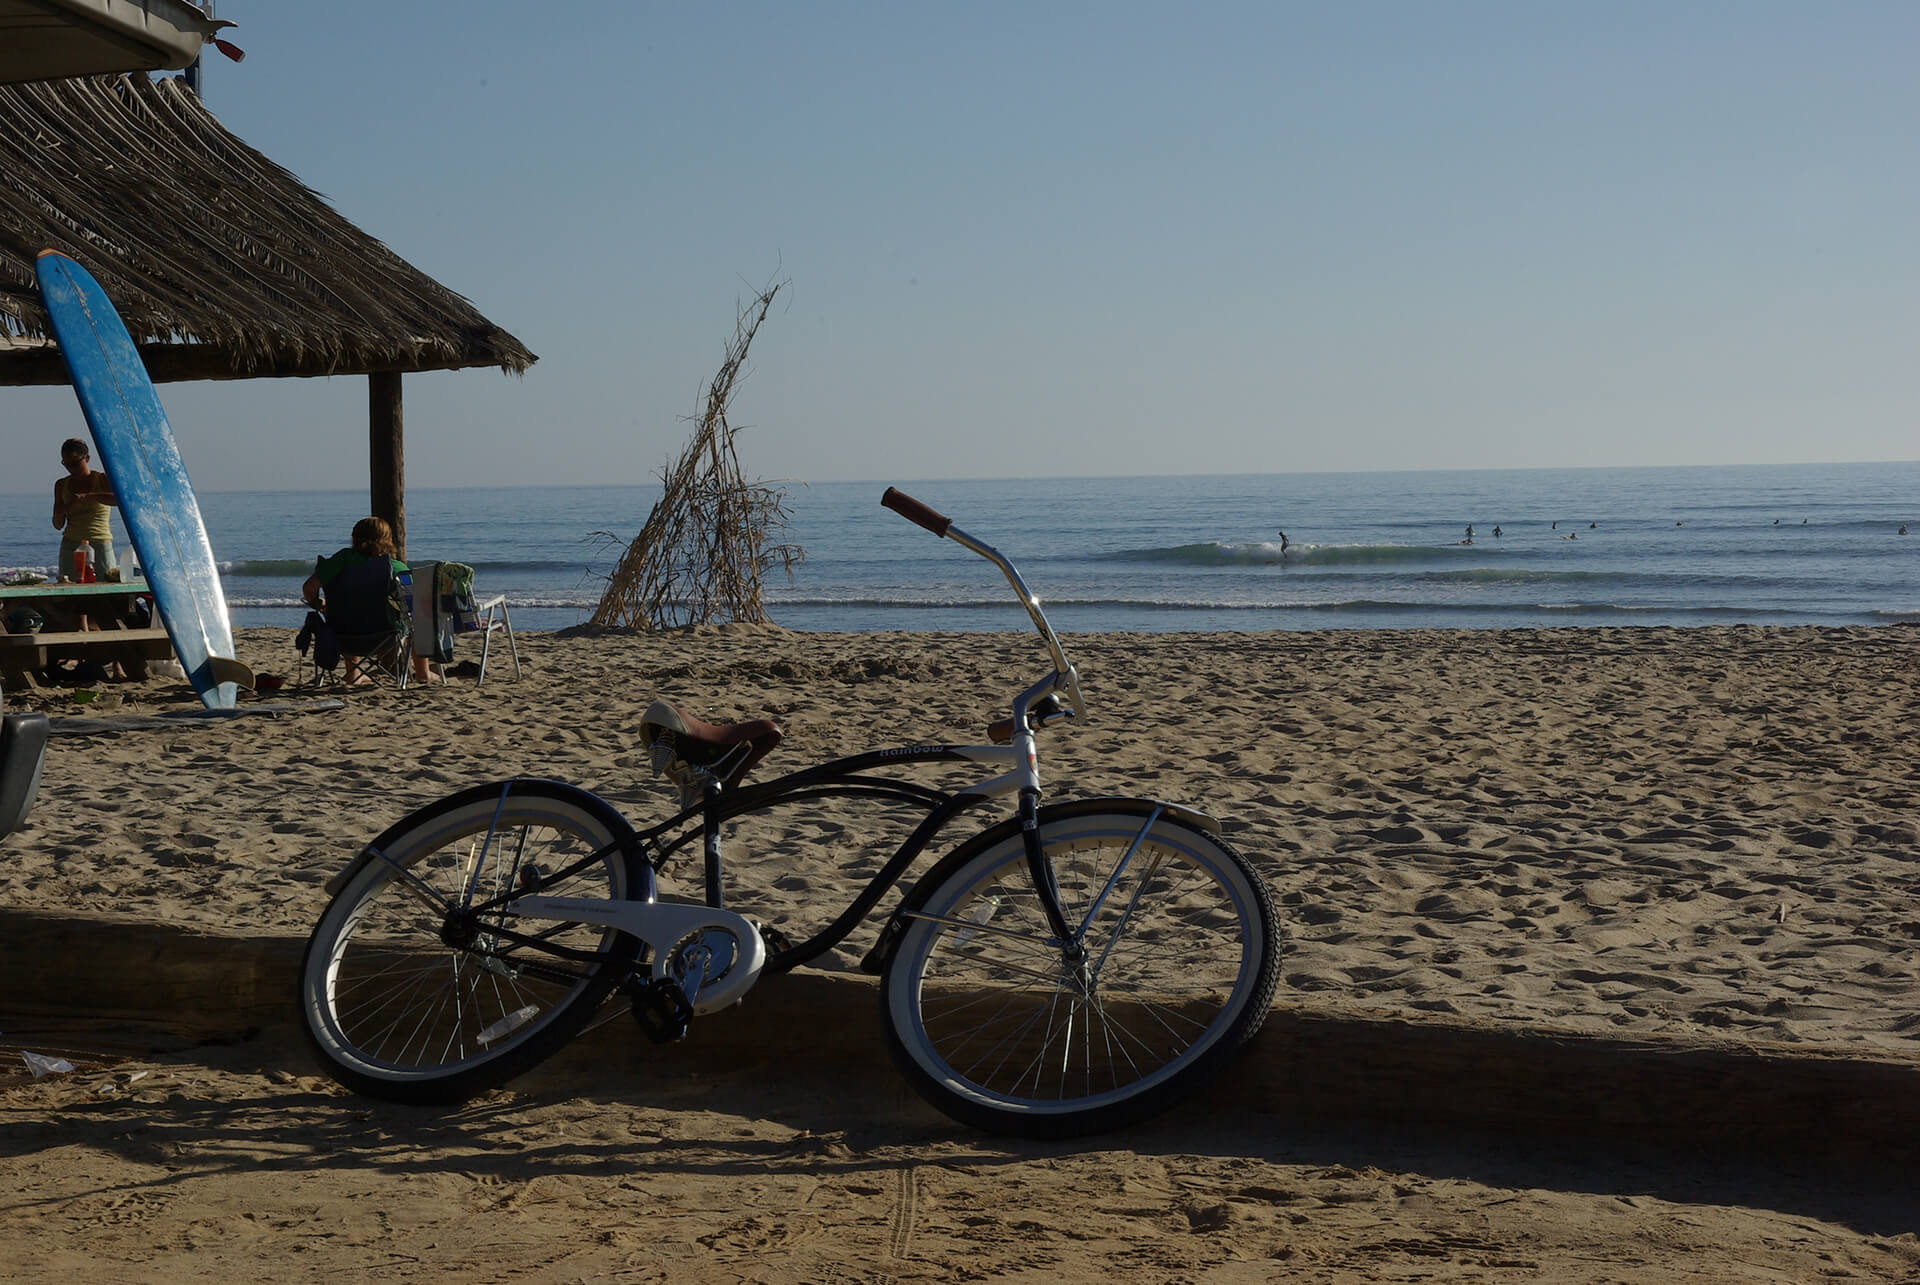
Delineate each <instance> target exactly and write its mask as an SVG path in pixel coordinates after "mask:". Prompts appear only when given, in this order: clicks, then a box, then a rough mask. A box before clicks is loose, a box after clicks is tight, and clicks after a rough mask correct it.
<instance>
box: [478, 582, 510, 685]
mask: <svg viewBox="0 0 1920 1285" xmlns="http://www.w3.org/2000/svg"><path fill="white" fill-rule="evenodd" d="M474 609H475V610H476V611H477V612H478V613H479V621H480V623H479V631H480V677H479V678H478V679H477V680H475V682H474V684H473V685H474V686H475V687H476V688H478V687H479V686H480V685H481V684H482V683H485V682H486V681H487V648H488V647H490V646H491V645H492V643H493V635H494V634H495V633H496V632H498V633H504V634H505V635H506V636H507V651H508V652H509V653H510V654H511V655H512V656H513V676H514V677H515V678H516V679H517V678H519V677H520V648H519V646H518V644H516V643H515V642H514V641H513V616H512V614H511V613H509V612H508V611H507V595H505V594H504V593H497V594H495V595H494V596H493V597H491V598H489V599H487V600H486V601H485V602H480V603H475V604H474Z"/></svg>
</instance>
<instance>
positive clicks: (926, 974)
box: [881, 799, 1281, 1137]
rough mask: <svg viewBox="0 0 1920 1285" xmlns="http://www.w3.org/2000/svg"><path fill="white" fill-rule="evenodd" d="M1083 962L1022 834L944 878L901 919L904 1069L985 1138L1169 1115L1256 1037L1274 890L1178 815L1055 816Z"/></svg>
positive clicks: (1051, 846)
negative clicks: (1051, 920) (1047, 899)
mask: <svg viewBox="0 0 1920 1285" xmlns="http://www.w3.org/2000/svg"><path fill="white" fill-rule="evenodd" d="M1040 841H1041V846H1042V848H1043V850H1044V851H1045V853H1046V857H1047V861H1048V862H1049V863H1050V864H1051V866H1052V868H1053V871H1054V878H1055V881H1056V883H1057V884H1058V887H1059V893H1060V901H1061V906H1062V908H1063V909H1064V911H1065V912H1066V920H1067V923H1068V926H1069V927H1071V928H1073V929H1074V930H1075V931H1076V934H1077V935H1078V937H1079V945H1080V949H1079V950H1078V951H1075V950H1071V949H1067V948H1065V945H1064V943H1062V942H1061V941H1059V940H1058V939H1057V938H1055V937H1054V935H1053V934H1052V933H1051V931H1050V930H1049V928H1048V926H1047V922H1046V917H1045V915H1044V913H1043V911H1042V909H1041V906H1040V900H1039V896H1038V894H1037V893H1036V892H1035V890H1034V886H1033V880H1032V878H1031V876H1030V874H1029V871H1028V864H1027V856H1026V850H1025V847H1024V845H1023V843H1022V840H1021V836H1020V831H1019V829H1018V826H1017V824H1015V823H1008V824H1006V825H1002V826H999V827H996V828H995V829H993V830H989V831H987V832H986V833H985V834H983V835H980V836H979V837H977V838H976V839H974V840H972V841H970V842H969V843H967V844H965V845H963V846H962V847H961V848H960V849H958V850H957V851H956V852H954V853H953V854H952V855H951V856H949V857H947V858H946V859H944V860H943V861H942V862H941V863H940V864H939V865H938V866H936V867H935V868H934V869H933V870H932V871H931V872H930V873H929V874H928V875H927V877H926V878H925V879H924V880H922V881H921V883H920V884H919V885H918V886H916V888H915V889H914V891H913V893H912V894H911V895H910V896H909V897H908V899H907V901H906V902H905V903H904V904H903V905H902V907H901V911H900V916H901V919H902V922H903V923H904V930H903V931H902V932H901V935H900V938H899V940H898V942H897V943H896V945H895V949H894V950H893V952H892V955H891V957H890V959H889V962H888V966H887V972H886V975H885V978H884V980H883V981H882V983H881V994H882V1003H883V1008H884V1017H885V1021H886V1025H887V1034H888V1039H889V1042H890V1044H891V1046H892V1049H893V1052H894V1056H895V1059H896V1060H897V1061H898V1062H899V1064H900V1066H901V1068H902V1070H903V1071H904V1072H905V1073H906V1075H907V1077H908V1079H909V1080H911V1081H912V1082H913V1083H914V1086H915V1087H916V1088H917V1089H918V1090H919V1091H920V1092H921V1094H922V1095H923V1096H925V1097H926V1098H927V1099H928V1100H929V1101H931V1102H932V1103H933V1104H934V1105H935V1106H937V1107H939V1108H940V1109H941V1110H943V1111H945V1112H946V1113H947V1114H949V1115H951V1116H953V1117H954V1118H955V1119H957V1120H960V1121H962V1122H963V1123H966V1124H970V1125H973V1126H975V1127H977V1128H980V1129H984V1130H987V1131H989V1132H993V1133H1013V1134H1021V1135H1025V1136H1028V1137H1066V1136H1071V1135H1074V1134H1082V1133H1095V1132H1099V1131H1101V1130H1104V1129H1111V1128H1117V1127H1119V1126H1121V1125H1123V1124H1128V1123H1131V1122H1133V1121H1135V1120H1139V1119H1142V1118H1144V1117H1146V1116H1148V1115H1151V1114H1153V1113H1155V1112H1157V1111H1161V1110H1164V1109H1165V1108H1167V1107H1169V1106H1171V1105H1172V1104H1173V1103H1174V1102H1176V1101H1177V1100H1179V1099H1180V1098H1181V1097H1182V1096H1184V1095H1186V1094H1187V1093H1190V1092H1191V1091H1192V1090H1193V1089H1195V1088H1197V1087H1198V1086H1199V1085H1200V1084H1201V1083H1202V1082H1203V1081H1204V1080H1205V1079H1206V1078H1207V1077H1208V1076H1210V1075H1212V1074H1213V1073H1214V1072H1216V1071H1218V1070H1219V1069H1220V1068H1221V1067H1222V1066H1224V1065H1225V1062H1226V1060H1227V1059H1228V1058H1230V1057H1232V1056H1233V1055H1234V1054H1235V1053H1236V1052H1237V1051H1238V1050H1239V1049H1240V1047H1241V1046H1242V1045H1244V1044H1245V1043H1246V1042H1247V1041H1248V1040H1249V1039H1251V1038H1252V1037H1253V1036H1254V1034H1255V1033H1256V1032H1257V1031H1258V1030H1259V1029H1260V1026H1261V1023H1263V1022H1264V1021H1265V1020H1266V1015H1267V1009H1268V1007H1269V1005H1271V1003H1272V1002H1273V991H1274V986H1275V983H1276V979H1277V976H1278V972H1279V960H1280V954H1281V943H1280V929H1279V926H1278V923H1277V920H1276V918H1275V915H1274V911H1273V898H1272V894H1271V893H1270V892H1269V891H1268V889H1267V886H1266V883H1265V881H1264V880H1263V879H1261V877H1260V876H1259V874H1258V873H1257V872H1256V871H1254V869H1253V868H1252V867H1251V866H1249V865H1248V864H1247V862H1246V860H1245V858H1243V857H1242V856H1240V854H1239V853H1237V852H1235V851H1234V850H1233V849H1232V848H1230V847H1228V846H1227V845H1226V844H1225V843H1224V842H1222V841H1221V840H1220V839H1219V838H1218V837H1216V836H1215V835H1213V834H1210V833H1208V832H1207V831H1206V830H1205V829H1203V828H1202V827H1201V826H1200V825H1198V824H1196V823H1194V822H1193V821H1190V820H1188V819H1187V818H1186V816H1184V815H1182V814H1181V813H1180V812H1179V810H1177V809H1164V808H1163V807H1162V806H1161V805H1158V804H1154V803H1152V802H1148V801H1142V800H1134V799H1089V800H1083V801H1077V802H1072V803H1063V804H1058V805H1054V806H1052V807H1048V808H1043V809H1041V812H1040Z"/></svg>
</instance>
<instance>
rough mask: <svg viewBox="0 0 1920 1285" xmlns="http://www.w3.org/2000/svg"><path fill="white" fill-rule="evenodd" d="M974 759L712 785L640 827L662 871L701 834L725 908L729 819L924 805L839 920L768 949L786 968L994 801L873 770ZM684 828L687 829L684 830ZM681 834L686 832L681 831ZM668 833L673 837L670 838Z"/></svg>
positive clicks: (900, 755)
mask: <svg viewBox="0 0 1920 1285" xmlns="http://www.w3.org/2000/svg"><path fill="white" fill-rule="evenodd" d="M971 762H974V760H973V759H971V758H969V757H968V756H967V755H966V754H965V753H964V752H963V751H962V749H961V748H960V747H957V746H952V745H909V746H903V747H901V748H898V749H887V750H870V751H868V752H867V753H864V754H855V755H852V756H850V757H847V758H842V759H835V760H833V761H832V762H829V763H822V764H819V765H818V766H816V767H809V768H802V769H801V770H800V771H798V772H792V773H789V774H788V775H786V776H782V777H777V778H775V779H774V780H771V781H765V782H762V783H759V784H756V785H744V786H740V787H737V788H735V789H732V790H724V789H721V788H719V787H718V786H713V787H710V788H709V790H708V792H707V795H706V797H705V798H704V799H702V800H701V801H700V802H699V803H696V804H694V805H693V806H692V807H689V808H687V809H686V810H684V811H682V812H680V813H679V814H677V815H675V816H673V817H670V818H668V819H667V820H665V821H663V822H661V823H660V824H659V825H656V826H653V827H651V828H650V829H647V830H643V831H641V832H640V834H639V835H638V836H637V837H638V841H639V843H640V844H641V845H642V846H643V849H644V852H645V859H646V860H647V862H648V863H649V864H650V865H652V867H653V868H654V869H655V870H656V871H658V870H660V869H662V868H664V867H665V865H666V863H667V861H668V860H669V859H670V858H672V857H673V856H674V855H675V854H676V853H678V852H680V851H681V850H682V849H684V848H686V847H687V846H688V845H689V844H691V843H692V842H693V840H694V839H695V838H696V837H698V838H699V839H700V841H701V850H702V855H703V863H702V864H703V867H704V870H703V874H704V878H705V884H706V901H707V904H708V905H710V906H714V907H719V906H721V904H722V902H723V900H724V896H725V893H724V889H723V887H722V883H723V871H722V869H721V862H720V837H721V831H722V828H723V827H724V826H725V825H726V824H727V823H728V822H729V821H733V820H736V819H738V818H740V817H743V816H748V815H751V814H753V813H756V812H764V811H771V810H772V809H774V808H777V807H784V806H787V805H790V804H795V803H805V802H807V801H809V800H812V799H846V798H858V799H879V800H882V801H886V802H893V803H903V804H908V805H911V806H914V807H918V808H920V809H922V810H923V811H924V812H925V813H926V815H925V816H924V817H923V818H922V819H921V821H920V824H919V825H917V826H915V827H914V829H913V833H911V834H910V835H908V836H907V838H906V839H905V841H904V842H902V843H901V844H900V846H899V847H898V848H897V849H895V851H894V854H893V855H892V856H891V857H889V858H888V859H887V862H886V864H885V865H883V866H882V867H881V868H880V870H879V872H878V873H877V874H875V875H874V876H873V878H872V879H871V880H870V881H868V883H867V886H866V887H865V888H863V889H861V891H860V893H859V895H858V896H856V897H855V898H854V899H853V900H852V901H851V902H850V903H848V905H847V908H846V909H845V910H843V911H841V913H840V915H839V917H838V918H836V919H835V920H834V921H833V922H832V923H831V924H828V925H827V926H826V927H825V928H823V929H821V930H820V931H819V932H818V933H815V934H814V935H813V936H812V937H810V938H808V939H807V940H806V941H803V942H801V943H799V944H798V945H795V946H792V947H790V948H788V949H786V950H780V951H773V952H771V953H769V954H768V956H767V962H766V964H765V965H764V971H766V972H770V973H784V972H787V971H789V970H790V969H793V968H797V967H799V966H800V965H801V964H805V963H807V962H809V961H811V960H814V959H817V958H819V957H820V956H821V955H824V954H826V953H827V952H828V951H829V950H832V949H833V948H834V947H835V946H837V945H839V944H840V943H841V942H842V941H844V940H846V937H847V935H848V934H849V933H851V932H852V931H853V930H854V929H855V928H857V927H859V925H860V923H861V921H862V920H864V919H865V918H866V917H867V915H868V913H870V912H871V911H872V910H873V908H874V907H875V906H876V905H878V904H879V902H880V899H881V898H882V897H884V896H886V894H887V891H888V890H889V889H890V888H892V887H893V886H894V885H895V884H896V883H898V882H899V881H900V878H901V876H903V875H904V874H905V873H906V872H907V870H908V869H909V868H910V867H911V866H912V865H913V863H914V862H915V861H916V860H918V859H919V857H920V855H921V853H923V852H925V851H926V850H927V847H928V846H929V845H930V844H931V843H932V842H933V841H934V839H936V838H937V837H939V834H940V832H941V831H942V830H944V829H945V828H946V826H947V823H948V822H950V821H952V820H953V818H955V817H956V816H958V815H960V814H961V813H962V812H965V811H967V810H968V809H970V808H974V807H977V806H979V805H980V804H982V803H987V802H991V801H992V798H993V796H992V795H987V794H970V793H967V792H965V791H959V792H948V791H945V790H937V789H934V788H932V787H930V786H926V785H922V784H920V783H919V782H917V781H902V780H897V779H894V778H891V777H878V776H871V775H868V774H869V773H871V772H873V771H874V770H875V769H878V768H889V767H898V766H902V765H905V764H910V763H971ZM695 819H698V821H699V823H700V824H699V825H698V827H692V826H690V825H689V823H690V822H692V821H694V820H695ZM682 827H686V828H685V829H684V830H683V831H682ZM676 831H681V832H680V833H677V834H676V833H675V832H676ZM669 835H672V836H673V837H672V838H668V837H667V836H669ZM1044 895H1045V894H1043V897H1044Z"/></svg>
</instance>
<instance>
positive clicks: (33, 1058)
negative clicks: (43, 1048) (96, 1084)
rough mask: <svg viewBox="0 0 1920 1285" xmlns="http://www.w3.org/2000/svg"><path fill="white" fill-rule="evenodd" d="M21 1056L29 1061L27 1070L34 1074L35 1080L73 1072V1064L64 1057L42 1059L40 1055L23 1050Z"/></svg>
mask: <svg viewBox="0 0 1920 1285" xmlns="http://www.w3.org/2000/svg"><path fill="white" fill-rule="evenodd" d="M20 1056H21V1057H23V1058H25V1059H26V1060H27V1069H28V1070H29V1071H32V1072H33V1078H34V1079H36V1080H37V1079H39V1078H40V1077H41V1076H43V1075H64V1074H66V1073H67V1072H68V1071H71V1070H73V1063H71V1062H69V1061H67V1059H65V1058H63V1057H41V1056H40V1055H39V1054H38V1053H29V1052H27V1051H26V1050H24V1049H22V1050H21V1052H20Z"/></svg>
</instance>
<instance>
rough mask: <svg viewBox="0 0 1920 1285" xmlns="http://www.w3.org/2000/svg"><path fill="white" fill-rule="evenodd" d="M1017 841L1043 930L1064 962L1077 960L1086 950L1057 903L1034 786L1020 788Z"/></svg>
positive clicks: (1079, 960) (1058, 900)
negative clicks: (1042, 843)
mask: <svg viewBox="0 0 1920 1285" xmlns="http://www.w3.org/2000/svg"><path fill="white" fill-rule="evenodd" d="M1020 841H1021V843H1022V844H1023V845H1024V846H1025V847H1026V850H1027V874H1028V876H1029V877H1030V878H1031V879H1032V880H1033V889H1034V892H1035V893H1037V894H1038V895H1039V897H1040V910H1041V913H1042V914H1044V915H1045V916H1046V917H1047V931H1048V932H1050V933H1052V934H1053V937H1054V939H1055V940H1056V941H1058V942H1059V943H1060V955H1061V958H1062V959H1064V960H1065V961H1066V962H1067V963H1068V964H1078V963H1080V962H1081V961H1082V960H1084V959H1086V957H1087V950H1086V947H1085V946H1083V945H1082V944H1081V942H1080V934H1079V933H1078V932H1076V931H1075V930H1074V929H1073V927H1072V926H1071V925H1069V924H1068V923H1067V915H1066V911H1065V910H1063V909H1062V908H1061V906H1060V884H1059V882H1058V880H1056V879H1055V878H1054V874H1053V863H1052V862H1051V861H1049V860H1047V854H1046V850H1045V849H1044V848H1042V847H1041V846H1040V792H1039V791H1038V790H1022V791H1020Z"/></svg>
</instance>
